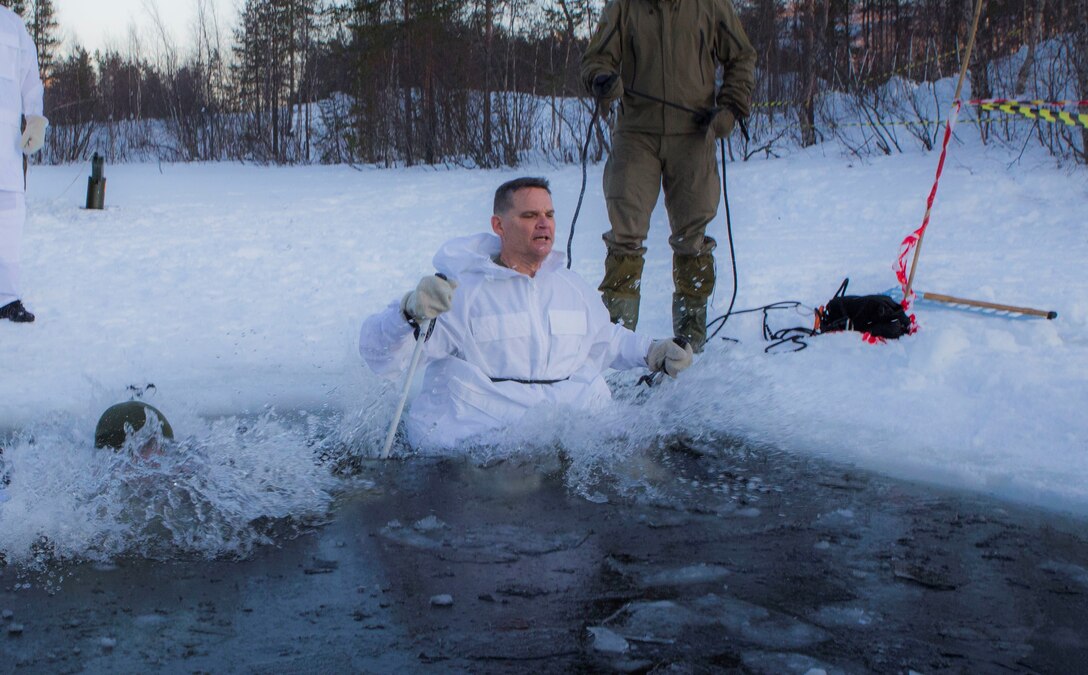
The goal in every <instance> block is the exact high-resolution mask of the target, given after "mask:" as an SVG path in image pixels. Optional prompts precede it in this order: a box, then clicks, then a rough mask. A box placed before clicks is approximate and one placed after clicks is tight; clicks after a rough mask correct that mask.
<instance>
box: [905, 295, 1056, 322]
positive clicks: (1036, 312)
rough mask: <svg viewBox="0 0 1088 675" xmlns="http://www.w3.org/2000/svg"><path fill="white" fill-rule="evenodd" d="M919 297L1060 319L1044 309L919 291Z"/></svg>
mask: <svg viewBox="0 0 1088 675" xmlns="http://www.w3.org/2000/svg"><path fill="white" fill-rule="evenodd" d="M918 296H919V297H920V298H922V299H923V300H933V301H934V302H944V303H947V304H949V305H967V306H969V307H981V308H983V309H993V310H997V311H999V312H1013V313H1015V314H1029V315H1031V316H1041V317H1043V318H1044V319H1056V318H1058V313H1057V312H1051V311H1046V310H1042V309H1032V308H1030V307H1016V306H1013V305H999V304H997V303H995V302H985V301H983V300H967V299H965V298H957V297H955V296H952V295H942V294H940V293H923V292H921V291H918Z"/></svg>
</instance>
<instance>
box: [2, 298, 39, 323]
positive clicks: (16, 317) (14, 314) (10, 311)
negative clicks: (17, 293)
mask: <svg viewBox="0 0 1088 675" xmlns="http://www.w3.org/2000/svg"><path fill="white" fill-rule="evenodd" d="M0 319H7V320H8V321H14V322H15V323H30V322H31V321H33V320H34V315H33V314H31V313H30V312H28V311H26V307H23V301H22V300H16V301H15V302H9V303H8V304H6V305H4V306H3V307H0Z"/></svg>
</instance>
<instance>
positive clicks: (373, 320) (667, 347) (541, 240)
mask: <svg viewBox="0 0 1088 675" xmlns="http://www.w3.org/2000/svg"><path fill="white" fill-rule="evenodd" d="M491 229H492V230H493V231H494V234H491V233H481V234H477V235H472V236H468V237H460V238H457V239H453V240H451V241H448V242H446V243H445V244H444V245H443V246H442V247H441V248H440V249H439V251H438V253H437V254H435V257H434V266H435V269H437V270H438V271H439V272H440V274H441V275H442V276H439V275H435V274H430V275H427V276H425V277H423V279H421V280H420V282H419V285H418V286H416V288H415V290H413V291H410V292H409V293H407V294H405V295H404V297H403V298H400V299H397V300H395V301H393V302H392V303H391V304H390V305H389V306H388V307H387V308H386V309H385V310H384V311H382V312H379V313H377V314H374V315H373V316H370V317H368V318H367V319H366V320H365V321H364V322H363V327H362V331H361V334H360V339H359V352H360V354H362V357H363V359H364V360H365V361H366V363H367V365H369V366H370V368H371V369H372V370H373V371H374V372H375V373H377V374H378V375H381V376H384V377H388V378H389V379H397V378H398V377H399V376H400V375H401V373H403V372H404V371H405V370H406V369H407V367H408V364H409V362H410V360H411V356H412V352H413V349H414V347H415V340H416V335H417V333H418V329H417V327H418V326H419V325H420V324H421V323H423V322H424V321H426V320H430V319H434V325H433V333H432V334H431V336H430V339H428V340H427V341H426V343H425V344H424V346H423V359H424V361H423V362H424V363H426V364H427V365H426V371H425V372H424V375H423V387H422V390H421V392H420V394H419V396H418V398H417V399H416V400H415V402H414V403H413V404H412V407H411V410H410V411H409V413H408V418H407V421H406V425H407V432H408V442H409V443H410V444H411V445H412V446H414V447H416V448H417V449H424V450H426V449H442V448H448V447H450V446H453V445H456V444H458V443H459V442H461V441H463V440H465V439H469V438H470V437H473V436H476V435H478V434H483V433H485V432H488V431H492V430H495V429H499V428H502V427H506V426H508V425H509V424H511V423H513V422H516V421H517V420H518V419H520V418H521V417H522V416H523V415H524V414H525V413H526V411H528V410H529V409H530V408H533V407H535V406H540V405H566V406H571V407H574V408H578V409H585V408H589V409H593V408H595V407H598V406H600V405H602V404H604V403H605V402H607V401H609V400H610V399H611V396H612V394H611V391H609V389H608V385H607V384H606V383H605V381H604V378H603V377H602V374H603V373H604V372H605V371H606V370H608V369H609V368H612V369H617V370H622V369H632V368H647V367H648V368H650V370H651V371H655V372H656V371H664V372H665V373H666V374H668V375H670V376H673V377H675V376H676V375H677V373H679V372H680V371H682V370H684V369H685V368H687V367H688V366H689V365H691V359H692V350H691V347H690V346H686V345H685V346H681V344H679V343H678V342H677V341H674V340H673V339H666V340H651V339H650V338H647V337H644V336H641V335H636V334H635V333H634V332H632V331H631V330H628V329H627V328H624V327H622V326H619V325H616V324H613V323H612V322H611V321H610V320H609V317H608V310H606V309H605V306H604V303H603V302H602V300H601V297H600V295H598V293H597V291H596V290H595V289H593V288H592V287H591V286H590V285H589V284H587V283H586V282H585V281H584V280H583V279H582V278H581V277H580V276H578V275H577V274H576V273H574V272H572V271H570V270H568V269H567V268H566V266H565V263H566V256H565V255H563V254H562V253H560V252H556V251H553V250H552V247H553V245H554V243H555V209H554V207H553V206H552V198H551V190H550V189H549V187H548V181H547V180H545V179H543V178H518V179H516V180H512V181H510V182H508V183H504V184H503V185H501V186H500V187H499V189H498V190H496V192H495V206H494V215H493V216H491ZM443 277H445V278H443Z"/></svg>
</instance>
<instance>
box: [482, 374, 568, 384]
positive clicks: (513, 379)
mask: <svg viewBox="0 0 1088 675" xmlns="http://www.w3.org/2000/svg"><path fill="white" fill-rule="evenodd" d="M569 379H570V376H569V375H568V376H567V377H564V378H562V379H559V380H522V379H520V378H517V377H493V378H491V381H492V382H517V383H519V384H558V383H559V382H566V381H567V380H569Z"/></svg>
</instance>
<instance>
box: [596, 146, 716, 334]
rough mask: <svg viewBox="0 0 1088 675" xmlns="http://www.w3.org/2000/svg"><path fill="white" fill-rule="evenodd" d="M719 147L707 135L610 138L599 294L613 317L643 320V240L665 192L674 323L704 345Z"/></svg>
mask: <svg viewBox="0 0 1088 675" xmlns="http://www.w3.org/2000/svg"><path fill="white" fill-rule="evenodd" d="M714 150H715V144H714V143H713V140H712V139H711V138H708V137H707V135H706V134H679V135H670V136H663V135H659V134H648V133H638V132H616V133H614V134H613V135H612V154H611V155H610V156H609V158H608V162H607V163H606V164H605V169H604V194H605V200H606V203H607V205H608V219H609V222H610V224H611V229H610V230H609V231H608V232H606V233H605V234H604V241H605V245H606V246H607V247H608V255H607V257H606V258H605V272H604V278H603V280H602V281H601V285H600V291H601V297H602V298H603V299H604V304H605V306H606V307H608V311H609V314H610V315H611V317H612V321H613V322H615V323H622V324H623V325H625V326H627V327H628V328H631V329H632V330H633V329H634V328H635V326H636V325H637V324H638V307H639V300H640V297H641V294H640V288H641V284H642V269H643V256H644V255H645V253H646V247H645V246H644V242H645V241H646V237H647V235H648V234H649V231H650V214H651V213H652V212H653V209H654V206H655V205H656V204H657V198H658V195H659V194H660V193H661V190H662V189H664V191H665V209H666V211H667V212H668V215H669V228H670V236H669V245H670V246H671V247H672V250H673V283H674V289H675V292H674V294H673V328H674V331H675V334H676V335H677V337H684V338H686V339H688V340H689V341H691V342H692V346H693V347H694V348H695V349H696V350H701V349H702V346H703V343H704V342H705V340H706V305H707V299H708V298H709V297H710V295H711V293H713V292H714V257H713V253H712V252H713V250H714V240H713V239H711V238H709V237H707V236H706V226H707V223H709V222H710V221H711V220H712V219H713V218H714V215H715V213H717V210H718V201H719V199H720V194H721V192H720V189H721V188H720V185H721V183H720V181H719V177H718V164H717V159H716V155H715V151H714Z"/></svg>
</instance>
